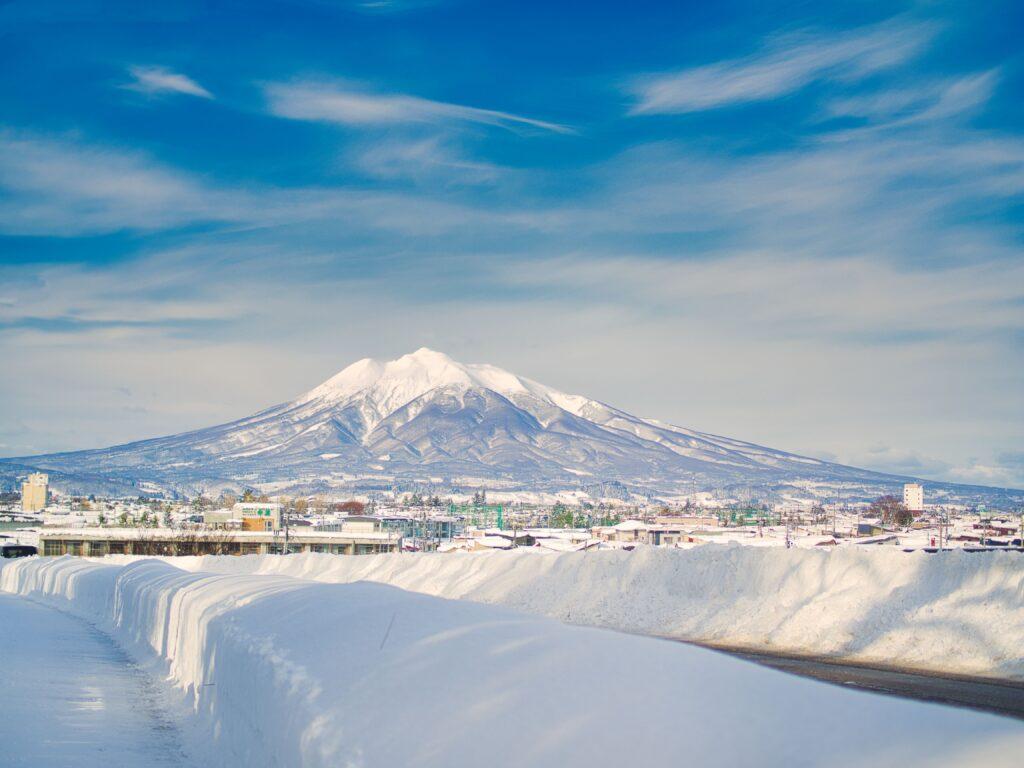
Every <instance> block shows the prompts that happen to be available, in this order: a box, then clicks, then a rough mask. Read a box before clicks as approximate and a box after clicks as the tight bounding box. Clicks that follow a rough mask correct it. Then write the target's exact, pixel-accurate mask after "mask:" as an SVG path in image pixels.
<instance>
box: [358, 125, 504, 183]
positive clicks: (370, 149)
mask: <svg viewBox="0 0 1024 768" xmlns="http://www.w3.org/2000/svg"><path fill="white" fill-rule="evenodd" d="M353 162H354V164H355V166H356V167H357V168H359V169H360V170H361V171H363V172H364V173H366V174H368V175H370V176H373V177H376V178H380V179H411V180H413V181H415V182H418V183H429V184H441V185H443V186H450V185H463V184H489V183H492V182H494V181H496V180H497V179H498V177H499V176H501V175H502V174H503V173H507V171H506V169H502V168H500V167H499V166H497V165H494V164H493V163H488V162H485V161H481V160H473V159H471V158H468V157H465V156H464V154H463V153H462V151H461V150H460V148H459V147H457V146H454V145H453V142H452V141H451V140H446V139H445V138H444V137H442V136H426V137H422V138H411V139H402V138H393V139H386V140H384V141H375V142H372V143H370V144H368V145H366V146H361V147H358V148H357V149H356V151H355V152H354V153H353Z"/></svg>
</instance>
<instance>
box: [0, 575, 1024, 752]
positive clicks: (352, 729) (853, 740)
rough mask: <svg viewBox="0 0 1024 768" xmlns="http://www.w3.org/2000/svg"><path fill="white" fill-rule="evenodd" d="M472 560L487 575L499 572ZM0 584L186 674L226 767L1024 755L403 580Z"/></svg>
mask: <svg viewBox="0 0 1024 768" xmlns="http://www.w3.org/2000/svg"><path fill="white" fill-rule="evenodd" d="M488 557H493V556H488ZM305 559H306V560H309V561H310V563H309V566H310V567H311V566H312V558H305ZM337 559H338V560H339V561H342V560H346V558H337ZM407 559H410V560H413V561H415V560H417V559H418V558H407ZM444 559H445V558H439V557H435V558H433V560H435V561H442V560H444ZM347 560H349V561H355V560H359V561H365V562H366V565H365V567H369V566H370V563H369V562H368V561H369V560H370V559H369V558H348V559H347ZM292 561H293V562H296V563H300V558H294V559H293V560H292ZM455 561H460V562H461V564H462V567H463V568H464V569H465V572H466V574H467V576H468V578H469V579H470V581H472V580H475V579H478V578H479V576H478V574H477V571H478V570H480V569H484V570H486V569H487V568H491V567H493V566H490V565H488V563H489V560H487V559H484V558H479V557H473V558H471V559H465V558H459V557H456V558H455V559H453V562H455ZM506 561H507V562H508V563H511V565H510V566H508V568H509V570H508V573H509V574H512V573H515V572H516V571H517V570H519V569H526V568H533V567H536V566H534V565H530V562H531V561H529V560H527V559H526V558H522V557H506ZM175 562H177V561H175ZM217 562H218V563H220V564H223V563H224V562H226V561H217ZM233 562H235V563H239V562H240V561H237V560H236V561H233ZM609 562H614V561H609ZM206 564H210V565H212V564H214V563H211V562H210V561H206ZM248 564H249V565H254V564H258V563H254V562H253V561H250V563H248ZM192 565H193V566H195V565H196V563H195V562H193V563H192ZM545 567H546V568H552V567H554V568H558V567H564V566H558V565H557V561H555V560H552V561H551V565H546V566H545ZM610 586H611V588H612V589H615V588H617V587H623V588H630V585H629V584H628V579H624V580H623V581H622V582H621V583H620V584H611V585H610ZM0 589H2V590H3V591H5V592H8V593H14V594H18V595H21V596H23V597H22V598H19V599H24V598H31V599H32V600H34V601H37V602H38V603H41V604H45V605H47V606H50V607H51V608H56V609H58V610H60V611H62V612H65V613H67V614H72V615H74V616H77V617H79V618H83V619H86V620H88V621H90V622H94V623H95V624H96V625H97V626H98V627H99V628H100V629H101V630H103V631H104V632H106V633H108V634H109V636H110V637H112V638H113V639H114V640H116V642H117V643H118V644H119V645H120V646H121V647H122V648H123V649H124V650H125V651H126V652H127V653H128V654H130V655H131V656H132V657H133V658H134V659H135V660H136V661H137V662H138V663H139V664H140V665H141V666H142V667H143V668H145V669H147V670H148V671H149V672H150V673H151V674H152V675H153V676H154V677H155V678H157V679H162V680H164V681H166V682H165V683H164V686H165V687H166V688H168V690H170V691H173V692H174V693H175V696H176V702H177V703H176V706H177V708H178V709H179V710H180V712H181V713H183V716H184V717H185V718H186V719H187V720H188V727H187V728H184V729H183V732H184V733H187V734H188V739H189V743H188V746H189V751H190V753H191V754H194V755H196V756H197V759H199V760H202V761H205V763H206V764H209V765H211V766H212V765H219V766H300V765H301V766H308V767H309V768H318V767H319V766H446V767H449V768H450V767H453V766H454V767H457V766H479V765H491V766H559V767H560V768H561V767H563V766H567V767H572V766H587V768H593V766H603V765H609V766H610V765H618V764H631V765H636V766H669V765H671V766H678V765H680V764H687V765H694V766H735V765H764V766H798V765H800V766H803V765H806V766H811V765H829V766H844V767H850V768H852V767H854V766H901V767H902V766H907V765H927V766H948V767H950V768H952V767H953V766H975V765H978V766H980V765H985V766H1011V765H1013V766H1015V765H1018V764H1019V762H1018V757H1019V755H1020V754H1021V753H1022V751H1024V723H1021V722H1020V721H1017V720H1010V719H1005V718H1000V717H996V716H993V715H986V714H980V713H976V712H970V711H965V710H957V709H952V708H948V707H942V706H938V705H933V704H925V703H921V702H914V701H907V700H901V699H892V698H886V697H881V696H876V695H873V694H868V693H864V692H860V691H854V690H846V689H843V688H840V687H836V686H829V685H823V684H820V683H816V682H813V681H808V680H805V679H801V678H797V677H792V676H789V675H785V674H782V673H779V672H775V671H772V670H769V669H765V668H762V667H759V666H756V665H753V664H749V663H747V662H743V661H740V660H737V659H734V658H731V657H727V656H723V655H720V654H716V653H713V652H710V651H706V650H703V649H700V648H695V647H691V646H686V645H682V644H679V643H673V642H668V641H664V640H659V639H655V638H645V637H638V636H634V635H627V634H622V633H616V632H609V631H606V630H600V629H593V628H586V627H576V626H568V625H566V624H562V623H560V622H557V621H554V620H551V619H547V618H543V617H538V616H531V615H528V614H523V613H519V612H515V611H511V610H509V609H507V608H504V607H499V606H488V605H481V604H478V603H474V602H470V601H461V600H459V601H453V600H445V599H440V598H437V597H431V596H428V595H423V594H416V593H413V592H410V591H406V590H402V589H397V588H395V587H391V586H386V585H382V584H372V583H365V582H364V583H353V584H330V583H322V582H315V581H310V580H306V579H300V578H293V577H287V576H280V575H268V574H263V575H258V574H257V575H252V574H215V573H211V572H209V571H200V570H194V571H192V572H188V571H184V570H181V569H179V568H176V567H174V566H173V565H171V564H169V563H166V562H162V561H157V560H142V561H138V562H133V563H129V564H126V565H120V564H107V563H103V562H96V561H86V560H82V559H74V558H60V559H40V558H36V559H30V560H22V561H14V562H10V563H6V564H4V565H3V568H2V570H0ZM637 612H638V614H642V613H643V606H637ZM25 631H26V636H25V637H23V638H21V639H22V641H23V642H24V643H25V644H26V645H31V644H35V643H39V642H40V641H41V640H45V639H46V638H45V637H37V636H36V634H37V633H43V634H45V633H46V632H47V630H46V629H45V628H39V627H35V626H33V627H29V628H27V629H26V630H25ZM34 671H35V673H36V674H37V675H40V676H45V675H46V674H47V669H46V668H45V667H44V668H41V669H36V670H34ZM69 674H73V672H71V673H69ZM25 695H31V694H29V693H26V694H25ZM53 725H54V727H55V728H59V727H60V723H59V721H56V720H55V721H54V722H53ZM0 727H6V726H0ZM117 761H118V758H117V757H116V756H115V757H114V758H113V759H112V761H111V763H110V764H112V765H113V764H118V762H117ZM40 765H45V763H40Z"/></svg>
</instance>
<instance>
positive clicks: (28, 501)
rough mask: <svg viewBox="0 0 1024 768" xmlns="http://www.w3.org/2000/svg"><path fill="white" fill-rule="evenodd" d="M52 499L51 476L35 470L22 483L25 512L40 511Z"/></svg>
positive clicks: (22, 501)
mask: <svg viewBox="0 0 1024 768" xmlns="http://www.w3.org/2000/svg"><path fill="white" fill-rule="evenodd" d="M49 500H50V477H49V475H44V474H43V473H42V472H34V473H32V474H31V475H29V476H28V480H26V481H25V482H24V483H22V484H21V509H22V511H23V512H38V511H39V510H41V509H43V508H44V507H45V506H46V505H47V503H49Z"/></svg>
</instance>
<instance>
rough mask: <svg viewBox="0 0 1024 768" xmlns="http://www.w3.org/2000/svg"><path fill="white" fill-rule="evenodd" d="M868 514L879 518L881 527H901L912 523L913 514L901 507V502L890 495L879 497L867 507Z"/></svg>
mask: <svg viewBox="0 0 1024 768" xmlns="http://www.w3.org/2000/svg"><path fill="white" fill-rule="evenodd" d="M868 514H869V515H872V516H875V517H879V518H881V520H882V525H891V526H897V527H903V526H907V525H910V524H911V523H912V522H913V521H914V515H913V513H912V512H911V511H910V510H909V509H907V508H906V507H905V506H903V502H902V501H900V500H899V499H898V498H896V497H895V496H892V495H888V496H879V497H878V498H877V499H875V500H874V501H873V502H871V506H870V507H868Z"/></svg>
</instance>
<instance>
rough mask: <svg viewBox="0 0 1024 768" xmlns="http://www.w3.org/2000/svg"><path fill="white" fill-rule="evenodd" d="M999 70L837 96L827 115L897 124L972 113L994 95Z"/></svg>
mask: <svg viewBox="0 0 1024 768" xmlns="http://www.w3.org/2000/svg"><path fill="white" fill-rule="evenodd" d="M998 80H999V70H998V69H993V70H989V71H987V72H979V73H975V74H971V75H965V76H962V77H953V78H946V79H942V80H936V81H926V82H923V83H922V82H917V83H914V84H913V85H909V86H906V87H897V88H887V89H883V90H873V91H869V92H866V93H861V94H856V95H852V96H846V97H841V98H836V99H833V100H831V101H829V102H828V103H827V104H826V106H825V113H826V116H827V117H852V118H860V119H862V120H864V121H865V122H866V123H867V124H868V125H872V126H883V127H886V128H896V127H900V126H904V125H910V124H918V123H922V122H928V121H935V120H945V119H948V118H952V117H956V116H958V115H964V114H970V113H972V112H973V111H975V110H976V109H977V108H978V107H980V106H982V105H984V104H986V103H987V102H988V101H989V99H990V98H991V97H992V93H993V91H994V90H995V87H996V84H997V83H998Z"/></svg>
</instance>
